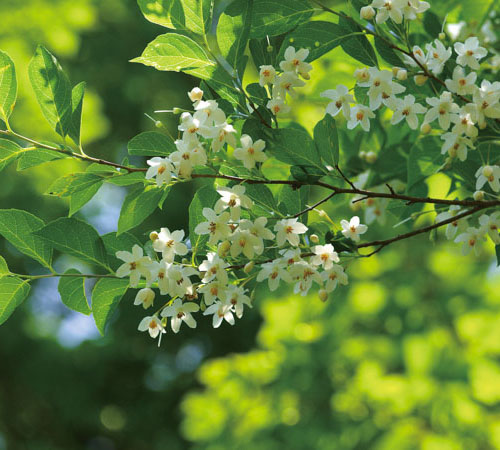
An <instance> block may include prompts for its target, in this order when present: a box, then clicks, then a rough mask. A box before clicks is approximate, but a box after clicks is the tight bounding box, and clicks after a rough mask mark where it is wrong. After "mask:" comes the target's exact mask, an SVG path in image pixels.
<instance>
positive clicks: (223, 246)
mask: <svg viewBox="0 0 500 450" xmlns="http://www.w3.org/2000/svg"><path fill="white" fill-rule="evenodd" d="M230 248H231V242H229V241H223V242H221V243H220V244H219V247H218V248H217V254H218V255H219V256H220V257H221V258H224V256H226V255H227V253H228V252H229V249H230Z"/></svg>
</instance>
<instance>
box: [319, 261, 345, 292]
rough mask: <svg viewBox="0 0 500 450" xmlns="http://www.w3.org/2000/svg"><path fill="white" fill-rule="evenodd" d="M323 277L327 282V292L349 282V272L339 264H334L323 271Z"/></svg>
mask: <svg viewBox="0 0 500 450" xmlns="http://www.w3.org/2000/svg"><path fill="white" fill-rule="evenodd" d="M321 278H322V279H323V282H324V283H325V290H326V292H332V291H333V290H335V288H336V287H337V285H338V284H339V283H340V284H343V285H346V284H347V282H348V281H347V274H346V273H345V272H344V268H343V267H342V266H339V265H338V264H334V265H333V266H332V267H331V268H330V269H329V270H325V271H324V272H321Z"/></svg>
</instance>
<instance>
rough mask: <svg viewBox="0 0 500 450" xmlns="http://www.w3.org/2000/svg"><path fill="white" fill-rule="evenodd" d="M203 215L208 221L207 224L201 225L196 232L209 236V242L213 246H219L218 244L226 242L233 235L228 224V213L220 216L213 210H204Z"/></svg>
mask: <svg viewBox="0 0 500 450" xmlns="http://www.w3.org/2000/svg"><path fill="white" fill-rule="evenodd" d="M202 214H203V216H204V217H205V218H206V219H207V222H201V223H199V224H198V225H197V226H196V228H195V229H194V232H195V233H196V234H201V235H203V234H209V235H210V238H209V240H208V242H209V243H210V244H211V245H215V244H217V242H219V241H222V240H224V239H225V238H227V237H228V236H229V235H230V234H231V228H230V227H229V224H228V222H229V218H230V215H229V213H228V212H224V213H222V214H221V215H220V216H218V215H217V214H216V212H215V211H214V210H213V209H210V208H203V211H202Z"/></svg>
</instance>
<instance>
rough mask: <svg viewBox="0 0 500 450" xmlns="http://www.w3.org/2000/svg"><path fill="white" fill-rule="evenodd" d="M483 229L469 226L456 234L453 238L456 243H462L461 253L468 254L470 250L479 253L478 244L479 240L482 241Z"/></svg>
mask: <svg viewBox="0 0 500 450" xmlns="http://www.w3.org/2000/svg"><path fill="white" fill-rule="evenodd" d="M483 231H484V230H481V229H478V228H474V227H469V228H467V231H466V232H464V233H462V234H460V235H458V236H457V237H456V239H455V242H456V243H459V242H463V245H462V254H463V255H464V256H465V255H468V254H469V253H470V252H471V251H472V250H474V253H475V254H476V256H478V255H479V253H480V251H481V248H480V246H479V242H480V241H482V240H483V241H484V232H483Z"/></svg>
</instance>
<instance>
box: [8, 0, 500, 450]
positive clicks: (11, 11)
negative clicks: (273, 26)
mask: <svg viewBox="0 0 500 450" xmlns="http://www.w3.org/2000/svg"><path fill="white" fill-rule="evenodd" d="M333 3H335V2H330V4H333ZM336 3H341V2H336ZM432 3H433V6H437V7H438V13H439V12H445V11H447V10H449V9H450V8H451V7H453V8H457V7H458V13H457V14H460V13H462V14H464V13H465V11H466V10H467V8H468V11H469V13H467V14H470V11H471V10H472V11H473V10H474V8H473V7H472V8H471V6H473V5H476V6H477V5H479V4H480V5H482V6H484V5H483V3H484V4H485V5H486V7H488V5H489V4H490V3H494V2H486V1H480V2H476V1H473V0H470V1H462V2H456V1H452V2H449V1H448V2H446V1H443V2H441V1H440V2H439V4H438V5H435V3H436V2H432ZM460 8H463V9H464V12H461V9H460ZM443 16H444V14H443ZM0 18H1V27H0V48H1V49H3V50H5V51H7V52H8V53H9V54H10V55H11V57H12V58H13V59H14V61H15V62H16V65H17V69H18V78H19V81H20V94H19V101H18V105H17V109H16V112H15V113H14V116H13V122H12V124H13V127H14V129H16V130H17V131H19V132H21V133H23V134H26V135H29V136H33V137H37V138H39V139H43V138H46V139H54V135H53V134H52V132H51V131H50V130H49V127H48V126H47V125H46V123H45V120H44V119H43V117H42V115H41V113H40V112H39V109H38V106H37V105H36V102H35V100H34V96H33V93H32V91H31V88H30V86H29V83H28V79H27V74H26V72H27V71H26V67H27V64H28V62H29V59H30V58H31V55H32V53H33V51H34V49H35V47H36V45H37V44H38V43H42V44H44V45H46V46H47V47H48V48H49V49H50V50H51V51H52V52H53V53H55V54H56V55H57V56H58V58H59V59H60V61H61V63H62V64H63V66H64V68H65V69H66V70H67V72H68V73H69V75H70V77H71V79H72V82H73V84H76V83H77V82H79V81H82V80H85V81H87V86H88V92H87V96H86V105H85V109H84V128H83V137H84V138H83V140H84V145H85V148H86V153H88V154H90V155H94V156H103V157H106V158H108V159H111V160H116V161H119V160H120V159H122V158H123V157H124V156H126V143H127V141H128V140H129V139H130V138H132V137H133V136H134V135H136V134H138V133H139V132H141V131H145V130H148V129H153V128H154V124H153V122H152V121H151V120H150V119H148V118H147V117H146V116H145V113H148V114H152V111H154V110H156V109H168V108H171V107H173V106H180V107H188V106H189V103H188V100H187V97H186V95H185V93H186V92H187V91H188V90H189V89H190V88H191V87H192V86H193V83H194V80H193V79H190V78H189V77H187V76H184V75H182V74H175V73H161V72H157V71H155V70H153V69H151V68H146V67H144V66H141V65H136V64H131V63H129V62H128V61H129V60H130V59H132V58H133V57H135V56H137V55H139V54H140V53H141V51H142V49H143V48H144V46H145V45H146V44H147V43H148V42H149V41H151V40H152V39H154V37H155V36H156V35H158V34H160V33H162V32H164V30H163V29H162V28H161V27H159V26H156V25H153V24H151V23H149V22H147V21H146V20H144V19H143V17H142V16H141V14H140V11H139V9H138V7H137V6H136V3H135V1H134V0H23V1H22V2H19V1H18V0H1V2H0ZM355 67H356V63H355V62H354V61H353V60H351V59H350V58H348V57H346V56H345V54H343V53H342V52H341V51H337V50H335V51H333V52H331V53H330V54H329V55H328V57H327V58H324V59H322V60H321V62H317V63H316V64H315V67H314V72H313V79H312V81H311V82H310V83H308V86H307V87H306V88H305V89H303V90H302V92H301V95H300V96H299V98H298V99H297V100H296V102H295V104H294V114H295V119H296V120H298V121H300V122H301V123H302V124H304V125H306V126H307V127H309V128H311V126H312V125H313V124H314V123H315V122H316V121H317V120H319V119H320V118H321V117H322V115H323V113H324V109H323V108H324V105H323V103H322V102H321V101H319V100H318V99H319V95H318V94H319V92H320V91H322V90H324V89H326V88H330V87H333V85H334V84H336V83H340V82H348V83H349V84H352V82H351V74H352V72H353V70H354V68H355ZM252 76H255V74H252V72H251V71H250V72H249V74H248V77H249V79H251V78H252ZM155 117H156V118H157V119H158V118H160V119H162V120H163V121H164V123H165V125H166V126H167V127H168V128H170V129H171V130H172V131H174V130H175V126H176V124H175V122H176V121H177V117H175V116H171V115H161V116H160V115H156V116H155ZM360 150H363V149H360ZM364 150H366V151H368V150H372V149H364ZM137 162H139V161H137ZM80 164H81V165H80ZM84 168H85V165H84V164H83V163H78V162H75V161H66V160H63V161H57V162H55V163H51V164H46V165H42V166H39V167H36V168H33V169H29V170H26V171H24V172H16V171H15V167H13V166H11V167H10V168H9V169H8V170H6V171H4V172H2V174H1V175H0V177H1V178H0V180H1V185H0V208H10V207H15V208H20V209H25V210H27V211H30V212H32V213H34V214H37V215H39V216H41V217H43V218H44V219H45V220H51V219H54V218H56V217H59V216H62V215H65V214H67V210H68V205H67V204H66V203H65V202H64V200H61V199H57V198H54V197H48V196H44V195H43V192H44V191H45V190H46V189H47V187H48V186H49V185H50V183H51V182H52V181H53V180H54V178H56V177H58V176H61V175H63V174H66V173H69V172H72V171H79V170H84ZM446 184H447V180H446V179H445V178H444V177H439V176H437V177H434V178H433V179H432V180H431V182H430V189H431V192H432V193H434V194H436V195H438V194H439V193H442V192H444V191H446ZM194 189H195V187H194V186H192V185H190V184H184V185H183V186H182V188H179V189H177V188H176V189H175V190H174V191H173V193H172V194H171V195H170V196H169V199H168V204H167V207H166V208H164V210H163V211H157V213H156V214H155V215H154V216H153V217H152V218H151V219H150V220H149V221H148V223H147V224H145V225H144V226H142V227H139V228H138V229H136V230H134V232H135V233H136V234H137V236H139V237H141V238H144V236H145V233H146V232H147V231H149V230H151V229H153V228H158V227H159V226H161V225H163V226H169V227H174V228H185V229H187V209H186V207H185V205H186V204H187V203H188V202H189V201H190V198H191V197H192V195H193V192H194ZM125 194H126V190H125V188H121V187H117V186H110V185H106V186H105V187H103V188H102V189H101V191H100V192H99V194H98V195H97V196H96V197H95V198H94V199H93V200H92V201H91V202H90V203H89V204H88V205H87V206H86V207H85V208H84V209H83V210H82V211H81V212H80V213H79V214H80V215H83V216H84V217H85V219H86V220H89V221H90V222H91V223H92V224H93V225H94V226H95V227H96V228H97V229H98V230H99V231H100V232H101V233H106V232H109V231H114V230H115V229H116V224H117V220H118V214H119V210H120V204H121V201H122V200H123V198H124V196H125ZM328 212H329V213H330V215H331V216H332V217H333V218H334V219H336V220H339V219H340V218H343V217H344V216H345V215H347V214H349V212H348V210H345V209H344V210H340V211H339V210H335V209H332V208H331V207H329V209H328ZM314 219H315V218H314V217H313V220H314ZM430 219H431V215H426V216H424V217H423V218H422V221H425V220H430ZM393 223H395V222H394V221H393V222H391V221H389V222H388V225H386V228H387V229H388V230H387V232H388V233H394V232H397V231H398V230H397V229H396V230H392V224H393ZM382 231H383V230H382ZM0 254H2V256H4V257H5V258H6V259H7V261H8V262H9V266H10V268H11V269H12V270H13V271H15V272H19V273H36V271H37V270H38V268H37V266H36V265H35V264H34V263H33V266H31V265H30V263H29V262H27V261H26V260H25V259H24V258H22V257H21V256H20V254H19V253H17V252H16V250H15V249H14V248H13V247H11V246H10V245H9V244H8V243H6V242H5V241H3V240H1V241H0ZM69 266H72V267H80V268H82V269H85V267H82V266H78V265H76V262H75V261H72V260H71V259H69V258H67V257H63V256H61V257H60V258H59V259H58V261H57V264H56V267H58V268H59V269H61V270H64V268H67V267H69ZM348 272H349V275H350V279H351V283H350V285H349V286H348V287H343V288H341V289H338V290H337V291H335V292H334V295H333V296H332V297H331V298H330V300H329V301H328V302H327V303H326V304H324V303H322V302H320V301H319V299H318V298H317V297H316V296H315V295H314V294H311V295H310V296H308V297H297V296H294V295H292V294H291V293H290V292H289V291H287V290H280V291H278V292H277V293H276V294H274V295H270V294H269V293H268V292H267V291H266V290H265V289H261V290H259V291H258V292H257V295H256V300H255V308H254V309H253V310H251V311H247V313H246V314H245V316H244V318H243V319H242V320H240V321H238V322H237V325H235V326H234V327H230V326H229V325H228V324H223V326H222V327H221V328H220V329H218V330H213V329H211V327H210V321H209V320H200V321H199V327H198V328H197V329H196V330H190V329H187V328H184V329H183V330H182V332H181V333H179V334H178V335H174V334H173V333H171V332H169V333H168V335H166V336H165V339H164V340H163V342H162V346H161V347H160V348H157V346H156V344H155V342H154V341H152V340H151V339H149V337H148V336H147V335H146V334H141V333H139V332H137V331H136V328H137V324H138V322H139V320H140V318H141V317H142V312H141V311H140V310H139V309H137V308H136V307H133V306H132V300H133V299H132V298H131V296H129V297H127V298H126V299H124V300H123V302H122V304H121V307H120V310H119V312H118V313H117V315H116V316H115V317H114V321H113V323H112V324H111V327H110V328H109V330H108V333H107V335H106V336H105V337H104V338H102V337H100V336H99V334H98V332H97V330H96V328H95V326H94V325H93V322H92V318H91V317H90V318H87V317H85V316H82V315H79V314H77V313H74V312H72V311H70V310H68V309H67V308H66V307H65V306H64V305H62V304H61V302H60V300H59V296H58V293H57V281H56V280H44V281H40V282H39V283H38V284H36V285H35V286H34V289H33V290H32V294H31V296H30V298H29V300H28V301H26V302H25V303H24V304H23V305H22V306H21V307H20V308H19V309H18V310H16V312H15V314H14V315H13V316H12V317H11V318H10V319H9V320H8V321H7V322H6V323H5V324H4V325H2V327H1V328H0V450H7V449H8V450H73V449H75V450H80V449H82V450H83V449H85V450H87V449H88V450H142V449H148V450H156V449H158V450H159V449H168V450H176V449H184V448H194V449H211V450H225V449H250V448H252V449H253V448H262V449H266V450H267V449H282V448H288V449H297V450H302V449H339V450H343V449H361V450H364V449H380V450H392V449H398V450H404V449H408V450H410V449H425V450H448V449H449V450H455V449H457V450H462V449H463V450H480V449H481V450H482V449H496V448H500V407H499V406H500V271H499V269H498V268H496V267H495V261H494V255H493V253H492V250H491V246H489V247H485V249H484V251H483V252H482V254H481V256H480V257H478V258H474V257H473V256H471V257H466V258H464V257H462V256H461V255H460V249H459V247H457V246H455V245H448V244H446V242H444V239H443V238H442V237H440V236H438V237H437V239H436V240H435V242H433V243H431V242H429V240H428V237H426V236H423V237H421V238H417V239H413V240H410V241H406V242H401V243H398V244H396V245H394V246H392V247H389V248H387V249H386V250H384V251H383V252H381V253H379V254H377V255H376V256H374V257H372V258H369V259H362V260H358V261H355V262H352V263H351V264H350V265H349V268H348ZM88 288H89V289H90V288H91V284H90V283H89V285H88Z"/></svg>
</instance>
